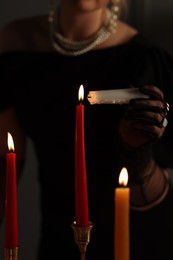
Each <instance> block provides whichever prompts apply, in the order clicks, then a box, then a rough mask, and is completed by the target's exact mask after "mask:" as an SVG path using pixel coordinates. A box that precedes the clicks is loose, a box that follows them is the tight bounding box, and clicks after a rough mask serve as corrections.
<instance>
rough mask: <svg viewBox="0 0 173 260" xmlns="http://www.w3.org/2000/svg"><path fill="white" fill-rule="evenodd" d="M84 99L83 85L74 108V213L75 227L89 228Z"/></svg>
mask: <svg viewBox="0 0 173 260" xmlns="http://www.w3.org/2000/svg"><path fill="white" fill-rule="evenodd" d="M83 98H84V88H83V85H81V86H80V88H79V102H80V104H79V105H77V106H76V133H75V134H76V136H75V206H76V208H75V211H76V226H78V227H87V226H89V217H88V188H87V175H86V156H85V136H84V105H82V100H83Z"/></svg>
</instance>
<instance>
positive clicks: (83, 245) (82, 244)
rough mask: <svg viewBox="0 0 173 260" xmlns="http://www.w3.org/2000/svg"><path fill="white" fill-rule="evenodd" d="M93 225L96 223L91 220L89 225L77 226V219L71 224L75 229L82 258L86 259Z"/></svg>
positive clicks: (82, 259) (75, 236) (75, 237)
mask: <svg viewBox="0 0 173 260" xmlns="http://www.w3.org/2000/svg"><path fill="white" fill-rule="evenodd" d="M93 226H94V224H93V223H92V222H89V226H88V227H78V226H76V221H74V222H73V223H72V225H71V227H72V229H73V231H74V239H75V242H76V244H77V245H78V247H79V251H80V253H81V260H85V253H86V250H87V246H88V244H89V242H90V239H91V230H92V227H93Z"/></svg>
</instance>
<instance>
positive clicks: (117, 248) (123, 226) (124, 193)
mask: <svg viewBox="0 0 173 260" xmlns="http://www.w3.org/2000/svg"><path fill="white" fill-rule="evenodd" d="M127 182H128V173H127V169H126V168H122V170H121V172H120V176H119V184H120V186H121V187H118V188H116V189H115V233H114V234H115V244H114V256H115V260H129V259H130V248H129V247H130V241H129V196H130V189H129V188H128V187H126V185H127Z"/></svg>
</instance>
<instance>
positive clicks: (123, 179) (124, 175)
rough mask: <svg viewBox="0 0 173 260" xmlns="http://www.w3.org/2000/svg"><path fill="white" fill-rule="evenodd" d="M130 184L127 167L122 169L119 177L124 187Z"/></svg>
mask: <svg viewBox="0 0 173 260" xmlns="http://www.w3.org/2000/svg"><path fill="white" fill-rule="evenodd" d="M127 183H128V172H127V169H126V168H125V167H123V168H122V170H121V172H120V176H119V184H120V185H122V186H127Z"/></svg>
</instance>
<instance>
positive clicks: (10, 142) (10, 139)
mask: <svg viewBox="0 0 173 260" xmlns="http://www.w3.org/2000/svg"><path fill="white" fill-rule="evenodd" d="M8 149H9V151H12V152H14V142H13V138H12V135H11V134H10V133H9V132H8Z"/></svg>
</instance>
